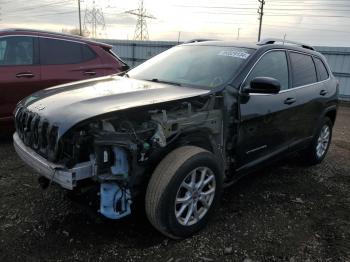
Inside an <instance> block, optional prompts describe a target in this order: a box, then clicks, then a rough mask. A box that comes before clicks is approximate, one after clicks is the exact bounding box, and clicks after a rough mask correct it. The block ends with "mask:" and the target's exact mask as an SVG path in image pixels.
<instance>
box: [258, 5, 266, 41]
mask: <svg viewBox="0 0 350 262" xmlns="http://www.w3.org/2000/svg"><path fill="white" fill-rule="evenodd" d="M258 1H259V3H260V6H259V9H258V14H259V34H258V42H259V41H260V37H261V26H262V20H263V16H264V5H265V0H258Z"/></svg>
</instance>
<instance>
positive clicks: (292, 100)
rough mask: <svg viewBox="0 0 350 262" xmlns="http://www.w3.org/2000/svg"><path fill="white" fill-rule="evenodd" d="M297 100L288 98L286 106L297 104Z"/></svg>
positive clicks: (285, 101)
mask: <svg viewBox="0 0 350 262" xmlns="http://www.w3.org/2000/svg"><path fill="white" fill-rule="evenodd" d="M296 101H297V100H296V99H295V98H294V97H288V98H287V99H286V100H284V103H285V104H286V105H291V104H293V103H295V102H296Z"/></svg>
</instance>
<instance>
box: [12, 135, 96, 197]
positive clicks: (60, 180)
mask: <svg viewBox="0 0 350 262" xmlns="http://www.w3.org/2000/svg"><path fill="white" fill-rule="evenodd" d="M13 145H14V147H15V150H16V152H17V154H18V155H19V157H20V158H21V159H22V160H23V162H25V163H26V164H27V165H28V166H29V167H31V168H32V169H34V170H35V171H36V172H37V173H39V175H41V176H44V177H46V178H47V179H49V180H50V181H53V182H55V183H57V184H59V185H60V186H61V187H63V188H66V189H69V190H73V188H74V187H75V186H76V185H77V181H79V180H82V179H86V178H89V177H92V176H93V165H92V163H91V162H83V163H79V164H77V165H75V166H74V167H73V168H71V169H67V168H66V167H64V166H63V165H57V164H54V163H51V162H49V161H47V160H46V159H45V158H43V157H42V156H40V155H39V154H38V153H36V152H35V151H34V150H32V149H31V148H29V147H27V146H26V145H25V144H24V143H23V142H22V141H21V139H20V138H19V136H18V134H17V133H14V135H13Z"/></svg>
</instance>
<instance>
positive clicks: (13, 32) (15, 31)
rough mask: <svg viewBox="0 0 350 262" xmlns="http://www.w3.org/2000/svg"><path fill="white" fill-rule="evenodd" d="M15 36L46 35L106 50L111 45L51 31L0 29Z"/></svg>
mask: <svg viewBox="0 0 350 262" xmlns="http://www.w3.org/2000/svg"><path fill="white" fill-rule="evenodd" d="M4 33H5V34H6V33H10V34H16V33H20V34H23V33H30V34H38V35H48V36H54V37H58V38H62V39H69V40H75V41H81V42H84V43H90V44H95V45H100V46H104V47H108V48H112V46H111V45H108V44H106V43H101V42H97V41H93V40H90V39H87V38H84V37H82V36H78V35H71V34H65V33H57V32H51V31H45V30H36V29H26V28H7V29H0V34H4Z"/></svg>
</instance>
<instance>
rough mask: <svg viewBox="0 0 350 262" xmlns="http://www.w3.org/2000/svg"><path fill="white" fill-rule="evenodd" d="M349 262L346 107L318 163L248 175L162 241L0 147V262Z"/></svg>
mask: <svg viewBox="0 0 350 262" xmlns="http://www.w3.org/2000/svg"><path fill="white" fill-rule="evenodd" d="M111 260H113V261H166V262H178V261H245V262H248V261H290V262H292V261H350V107H342V108H341V109H340V112H339V114H338V118H337V121H336V125H335V128H334V134H333V142H332V145H331V148H330V151H329V152H328V155H327V157H326V159H325V161H324V162H323V163H322V164H320V165H318V166H314V167H303V166H301V165H300V164H298V163H297V162H296V161H295V159H294V158H291V159H288V160H286V161H283V162H281V163H279V164H277V165H274V166H273V167H270V168H267V169H264V170H262V171H259V172H257V173H255V174H253V175H250V176H247V177H245V178H244V179H242V180H241V181H240V182H238V183H237V184H235V185H234V186H232V187H230V188H228V189H227V190H226V192H225V193H224V195H223V199H222V202H221V206H220V208H219V209H218V211H217V214H216V215H215V216H214V217H213V219H212V221H211V222H210V224H209V225H208V226H207V227H206V228H205V229H204V230H203V231H201V232H200V233H198V234H197V235H195V236H193V237H191V238H189V239H185V240H182V241H173V240H168V239H167V238H165V237H164V236H162V235H160V234H159V233H158V232H157V231H155V230H154V229H153V228H152V227H151V226H150V224H149V223H148V222H147V221H146V220H145V218H144V217H137V216H135V215H134V216H132V217H129V218H127V219H124V220H122V221H104V220H103V221H96V220H93V219H92V218H91V217H89V216H88V215H87V213H86V211H85V210H84V209H81V208H77V207H76V206H75V205H74V204H72V202H71V201H69V200H68V199H67V197H66V195H65V194H64V193H63V191H62V190H60V189H59V188H58V187H51V188H49V189H48V190H46V191H43V190H41V188H39V186H38V183H37V177H36V175H35V174H34V173H33V172H32V171H31V170H30V169H28V168H27V167H25V166H24V165H23V164H22V162H21V161H20V160H19V158H18V157H17V156H16V154H15V152H14V149H13V147H12V144H11V141H10V140H9V139H7V140H6V139H5V140H2V141H1V142H0V261H111Z"/></svg>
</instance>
